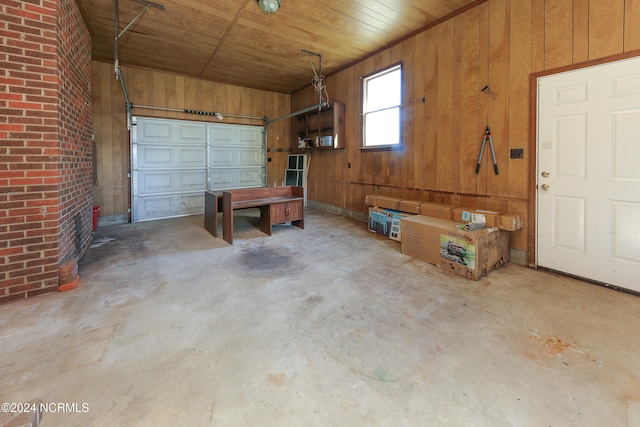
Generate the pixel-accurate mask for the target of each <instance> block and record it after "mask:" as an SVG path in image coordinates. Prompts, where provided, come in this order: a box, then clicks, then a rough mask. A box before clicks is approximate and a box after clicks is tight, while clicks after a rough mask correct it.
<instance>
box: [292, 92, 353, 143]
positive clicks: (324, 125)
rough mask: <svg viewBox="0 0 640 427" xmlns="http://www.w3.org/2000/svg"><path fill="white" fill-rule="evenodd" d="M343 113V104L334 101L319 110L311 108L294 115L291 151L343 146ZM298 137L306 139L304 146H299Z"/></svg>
mask: <svg viewBox="0 0 640 427" xmlns="http://www.w3.org/2000/svg"><path fill="white" fill-rule="evenodd" d="M344 115H345V108H344V104H341V103H339V102H334V103H333V104H331V105H329V106H328V107H325V108H323V109H321V110H320V111H318V110H313V111H309V112H307V113H304V114H300V115H299V116H296V117H294V118H293V131H292V135H293V142H292V148H293V150H292V151H293V152H294V153H305V152H308V151H311V150H335V149H337V148H345V146H346V145H345V117H344ZM298 139H302V140H303V141H306V144H305V145H306V147H299V146H298ZM316 141H317V143H316Z"/></svg>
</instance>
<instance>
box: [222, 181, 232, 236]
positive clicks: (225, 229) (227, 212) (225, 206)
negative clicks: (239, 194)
mask: <svg viewBox="0 0 640 427" xmlns="http://www.w3.org/2000/svg"><path fill="white" fill-rule="evenodd" d="M231 204H232V202H231V193H227V192H226V191H225V192H224V193H222V238H223V239H224V240H225V241H226V242H227V243H229V244H230V245H233V207H232V206H231Z"/></svg>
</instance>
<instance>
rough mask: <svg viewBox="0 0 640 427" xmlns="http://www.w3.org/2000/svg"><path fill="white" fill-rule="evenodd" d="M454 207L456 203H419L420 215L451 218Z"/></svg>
mask: <svg viewBox="0 0 640 427" xmlns="http://www.w3.org/2000/svg"><path fill="white" fill-rule="evenodd" d="M456 207H457V205H451V204H448V203H438V202H422V203H421V204H420V215H425V216H432V217H434V218H441V219H448V220H452V219H453V216H452V215H453V209H454V208H456Z"/></svg>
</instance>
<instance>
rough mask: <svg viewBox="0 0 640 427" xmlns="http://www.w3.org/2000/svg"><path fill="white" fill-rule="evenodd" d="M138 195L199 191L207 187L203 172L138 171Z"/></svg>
mask: <svg viewBox="0 0 640 427" xmlns="http://www.w3.org/2000/svg"><path fill="white" fill-rule="evenodd" d="M137 175H138V181H139V185H138V194H141V195H147V194H158V193H170V192H183V191H197V190H201V189H203V188H206V186H207V174H206V171H205V170H204V169H203V170H173V171H138V173H137ZM203 191H204V190H203Z"/></svg>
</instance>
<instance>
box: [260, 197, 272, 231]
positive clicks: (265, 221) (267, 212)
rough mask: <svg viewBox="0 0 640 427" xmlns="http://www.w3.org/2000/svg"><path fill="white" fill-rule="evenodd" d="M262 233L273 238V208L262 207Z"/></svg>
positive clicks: (268, 206)
mask: <svg viewBox="0 0 640 427" xmlns="http://www.w3.org/2000/svg"><path fill="white" fill-rule="evenodd" d="M260 231H262V232H263V233H265V234H266V235H267V236H271V206H270V205H267V206H260Z"/></svg>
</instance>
